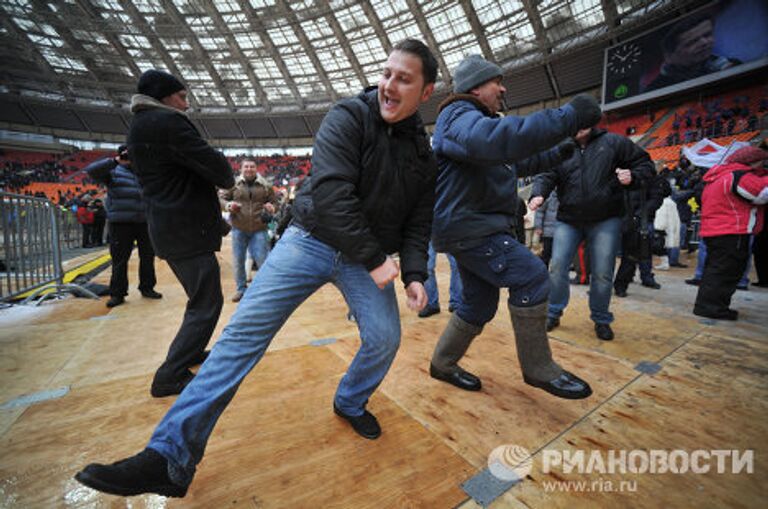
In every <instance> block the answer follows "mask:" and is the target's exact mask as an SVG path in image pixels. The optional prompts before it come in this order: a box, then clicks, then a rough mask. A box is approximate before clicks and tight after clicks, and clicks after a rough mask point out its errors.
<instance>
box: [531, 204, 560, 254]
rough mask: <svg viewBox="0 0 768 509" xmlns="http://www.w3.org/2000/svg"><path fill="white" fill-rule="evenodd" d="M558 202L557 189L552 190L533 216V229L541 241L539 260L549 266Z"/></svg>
mask: <svg viewBox="0 0 768 509" xmlns="http://www.w3.org/2000/svg"><path fill="white" fill-rule="evenodd" d="M559 204H560V202H559V201H558V199H557V191H552V193H551V194H550V195H549V197H548V198H547V199H546V200H544V203H542V205H541V206H540V207H539V208H538V210H536V214H535V215H534V218H533V230H534V232H535V233H536V234H537V235H538V236H539V239H540V241H541V246H542V249H541V255H540V257H541V261H543V262H544V265H546V266H547V268H549V260H550V259H551V258H552V238H553V237H554V236H555V224H556V223H557V207H558V205H559Z"/></svg>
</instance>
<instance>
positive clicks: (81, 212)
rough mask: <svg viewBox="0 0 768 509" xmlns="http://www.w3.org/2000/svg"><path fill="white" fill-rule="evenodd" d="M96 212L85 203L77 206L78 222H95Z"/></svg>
mask: <svg viewBox="0 0 768 509" xmlns="http://www.w3.org/2000/svg"><path fill="white" fill-rule="evenodd" d="M94 219H95V218H94V214H93V211H92V210H89V209H88V207H86V206H85V205H80V206H79V207H77V222H78V223H80V224H93V221H94Z"/></svg>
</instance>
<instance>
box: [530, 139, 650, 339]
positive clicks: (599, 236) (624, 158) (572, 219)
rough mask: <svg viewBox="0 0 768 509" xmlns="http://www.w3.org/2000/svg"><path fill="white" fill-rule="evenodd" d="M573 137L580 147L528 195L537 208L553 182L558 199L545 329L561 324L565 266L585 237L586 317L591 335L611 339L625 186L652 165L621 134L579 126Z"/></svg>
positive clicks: (566, 294)
mask: <svg viewBox="0 0 768 509" xmlns="http://www.w3.org/2000/svg"><path fill="white" fill-rule="evenodd" d="M574 141H575V142H576V143H577V144H578V146H579V150H578V151H577V152H576V153H574V155H573V156H572V157H570V158H569V159H568V160H566V161H564V162H563V163H562V164H560V165H559V166H557V167H555V168H554V169H552V170H550V171H547V172H544V173H542V174H540V175H539V176H538V177H537V178H536V181H535V183H534V186H533V192H532V193H531V200H530V201H529V203H530V206H531V209H533V210H536V209H537V208H539V207H540V206H541V204H542V203H543V201H544V200H545V199H546V198H547V197H548V196H549V194H550V193H551V192H552V190H554V189H555V188H556V189H557V196H558V199H559V200H560V207H559V209H558V212H557V219H558V223H557V227H556V228H555V237H554V241H553V245H552V260H551V262H550V267H549V272H550V280H551V282H552V294H551V295H550V300H549V311H548V317H547V330H552V329H554V328H555V327H557V326H558V325H560V316H561V315H562V314H563V311H564V310H565V308H566V306H567V305H568V300H569V298H570V288H569V282H568V268H569V267H570V264H571V260H572V259H573V256H574V254H575V253H576V250H577V248H578V245H579V243H580V242H581V241H586V247H587V249H589V251H590V253H589V254H590V256H589V258H590V264H591V276H590V277H591V282H590V292H589V308H590V311H591V315H590V317H591V319H592V321H593V322H594V323H595V335H596V336H597V337H598V338H599V339H601V340H604V341H610V340H612V339H613V337H614V335H613V330H612V329H611V325H610V324H611V322H613V313H611V312H610V310H609V307H610V302H611V293H612V289H613V271H614V267H615V264H616V253H617V252H618V250H619V245H620V243H621V224H622V220H621V218H622V216H623V215H624V193H623V191H624V189H629V188H633V189H637V188H641V187H643V186H644V185H646V182H647V181H649V180H650V179H651V178H653V176H654V175H655V170H654V166H653V163H652V162H651V158H650V156H649V155H648V153H647V152H646V151H645V150H643V149H642V148H640V147H639V146H637V145H636V144H634V143H633V142H632V140H630V139H629V138H626V137H624V136H620V135H617V134H613V133H607V132H605V131H604V130H603V129H598V128H596V127H592V128H585V129H581V130H579V132H578V133H577V134H576V136H575V137H574ZM630 186H631V187H630Z"/></svg>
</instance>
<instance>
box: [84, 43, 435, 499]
mask: <svg viewBox="0 0 768 509" xmlns="http://www.w3.org/2000/svg"><path fill="white" fill-rule="evenodd" d="M436 76H437V62H436V61H435V58H434V56H433V55H432V53H431V52H430V51H429V49H428V48H427V47H426V46H425V45H424V44H422V43H421V42H419V41H415V40H411V39H407V40H405V41H403V42H401V43H399V44H398V45H396V46H395V47H394V49H393V51H392V52H391V53H390V55H389V58H388V59H387V62H386V63H385V65H384V71H383V74H382V76H381V79H380V80H379V85H378V90H377V89H376V88H373V87H372V88H371V89H369V90H366V91H364V92H363V93H361V94H360V95H358V96H357V97H355V98H351V99H345V100H342V101H340V102H339V103H338V104H336V105H335V106H334V107H333V108H332V109H331V110H330V111H329V112H328V114H327V115H326V116H325V119H324V120H323V123H322V125H321V126H320V130H319V132H318V133H317V137H316V139H315V144H314V149H313V153H312V173H311V175H310V176H309V177H308V180H307V181H306V183H305V184H304V185H303V186H302V188H301V192H300V193H299V195H298V196H297V197H296V201H295V203H294V206H293V215H294V222H293V224H292V225H291V226H289V227H288V229H287V230H286V231H285V233H284V234H283V236H282V237H281V238H280V241H279V242H278V243H277V244H276V246H275V249H274V250H273V251H272V253H271V254H270V255H269V257H268V258H267V259H266V262H265V263H264V266H263V267H261V268H260V269H259V271H258V273H257V274H256V276H255V277H254V279H253V282H252V283H251V285H250V286H249V287H248V289H247V290H246V293H245V295H244V296H243V299H242V300H241V301H240V304H239V306H238V308H237V311H236V312H235V314H234V315H233V317H232V320H231V321H230V322H229V324H228V325H227V326H226V328H225V329H224V331H223V333H222V335H221V337H220V338H219V340H218V341H217V342H216V345H215V346H214V348H213V350H212V351H211V355H210V357H209V358H208V359H207V360H206V362H205V363H204V364H203V366H202V367H201V368H200V371H199V372H198V374H197V376H196V377H195V378H194V379H193V380H192V382H191V383H190V384H189V385H188V386H187V387H186V389H185V390H184V392H183V393H182V394H181V396H179V398H178V399H177V400H176V403H175V404H174V406H173V407H172V408H171V409H170V410H169V412H168V413H167V414H166V416H165V418H164V419H163V420H162V422H161V423H160V425H159V426H158V427H157V428H156V429H155V433H154V435H153V436H152V439H151V440H150V442H149V444H148V447H147V448H146V449H145V450H144V451H142V452H141V453H139V454H138V455H136V456H133V457H131V458H128V459H127V460H125V461H122V462H118V463H115V464H112V465H99V464H92V465H89V466H87V467H86V468H85V469H84V470H83V471H81V472H80V473H78V474H77V476H76V477H77V479H78V480H79V481H80V482H82V483H84V484H86V485H87V486H90V487H92V488H95V489H98V490H101V491H105V492H108V493H114V494H118V495H135V494H138V493H146V492H153V493H159V494H161V495H165V496H177V497H179V496H184V494H186V491H187V487H188V486H189V484H190V483H191V481H192V478H193V476H194V473H195V468H196V465H197V464H198V463H199V462H200V461H201V459H202V456H203V451H204V450H205V445H206V443H207V441H208V437H209V436H210V433H211V432H212V431H213V427H214V425H215V424H216V421H217V419H218V417H219V415H221V413H222V412H223V411H224V409H225V408H226V406H227V404H228V403H229V401H230V400H231V399H232V397H233V396H234V395H235V391H236V390H237V387H238V386H239V385H240V382H241V381H242V380H243V378H244V377H245V376H246V375H247V374H248V372H249V371H250V370H251V369H252V368H253V367H254V366H255V365H256V363H257V362H258V361H259V359H261V357H262V356H263V355H264V352H265V351H266V349H267V347H268V346H269V343H270V341H271V340H272V338H273V337H274V336H275V334H276V333H277V332H278V331H279V330H280V328H281V326H282V325H283V323H285V321H286V320H287V319H288V317H289V316H290V315H291V313H293V311H294V310H295V309H296V308H297V307H298V306H299V305H300V304H301V303H302V302H303V301H304V300H305V299H307V298H308V297H309V296H310V295H312V294H313V293H314V292H315V291H317V290H318V289H319V288H320V287H322V286H323V285H325V284H326V283H333V284H334V285H336V286H337V287H338V288H339V290H340V291H341V293H342V294H343V295H344V298H345V299H346V301H347V303H348V305H349V307H350V308H351V310H352V313H353V314H354V316H355V319H356V321H357V325H358V328H359V330H360V339H361V347H360V350H359V351H358V353H357V355H356V356H355V358H354V360H353V361H352V364H351V365H350V367H349V369H348V371H347V373H346V374H345V375H344V376H343V377H342V379H341V381H340V383H339V387H338V389H337V391H336V395H335V397H334V402H333V408H334V411H335V413H336V414H337V415H338V416H339V417H341V418H343V419H345V420H346V421H348V422H349V423H350V424H351V425H352V427H353V429H354V430H355V431H356V432H357V433H359V434H360V435H361V436H363V437H365V438H368V439H375V438H377V437H378V436H379V435H380V433H381V429H380V427H379V424H378V422H377V421H376V418H375V417H374V416H373V415H372V414H371V413H370V412H369V411H368V410H366V405H367V403H368V398H369V397H370V396H371V395H372V394H373V392H374V391H375V390H376V388H377V387H378V385H379V384H380V383H381V381H382V379H383V378H384V376H385V375H386V373H387V371H388V370H389V367H390V365H391V363H392V361H393V360H394V357H395V354H396V352H397V349H398V346H399V343H400V318H399V311H398V306H397V298H396V295H395V288H394V280H395V278H397V276H398V275H399V274H401V279H402V281H403V284H404V285H405V293H406V297H407V304H408V307H410V308H411V309H413V310H415V311H418V310H420V309H421V308H423V307H424V306H425V305H426V303H427V295H426V291H425V290H424V286H423V282H424V281H425V280H426V278H427V244H428V239H429V233H430V228H431V221H432V206H433V203H434V188H435V178H436V170H437V168H436V163H435V159H434V156H433V155H432V152H431V150H430V147H429V143H428V141H427V136H426V132H425V131H424V128H423V126H422V122H421V118H420V116H419V114H418V112H417V110H418V107H419V105H420V104H422V103H423V102H425V101H427V100H428V99H429V97H430V95H431V93H432V91H433V88H434V82H435V78H436ZM394 252H399V253H400V262H401V267H398V264H397V263H396V262H395V261H394V260H393V259H392V257H391V256H390V255H391V254H392V253H394Z"/></svg>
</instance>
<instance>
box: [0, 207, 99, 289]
mask: <svg viewBox="0 0 768 509" xmlns="http://www.w3.org/2000/svg"><path fill="white" fill-rule="evenodd" d="M0 215H1V216H2V217H0V229H1V230H0V235H1V236H2V240H3V242H2V252H0V302H9V301H13V300H18V299H20V298H23V297H26V298H25V299H24V303H30V302H33V301H35V299H38V298H39V299H38V300H36V301H35V302H36V303H37V304H39V303H40V302H42V301H43V300H44V299H45V298H47V297H50V296H59V295H63V294H66V293H74V294H76V295H81V296H85V297H91V298H98V297H97V296H96V295H95V294H93V293H92V292H90V291H88V290H86V289H84V288H81V287H80V286H78V285H74V284H65V283H64V269H63V267H62V260H61V247H62V244H65V245H71V244H75V245H77V244H76V243H79V242H80V241H81V240H82V239H79V238H77V236H78V235H81V233H79V229H75V228H74V225H76V224H77V222H76V221H74V225H73V221H72V218H71V217H69V216H72V215H73V214H72V213H71V211H66V210H62V209H61V208H60V207H57V206H56V205H54V204H53V203H51V202H50V201H49V200H47V199H45V198H35V197H31V196H24V195H19V194H11V193H5V192H0Z"/></svg>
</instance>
